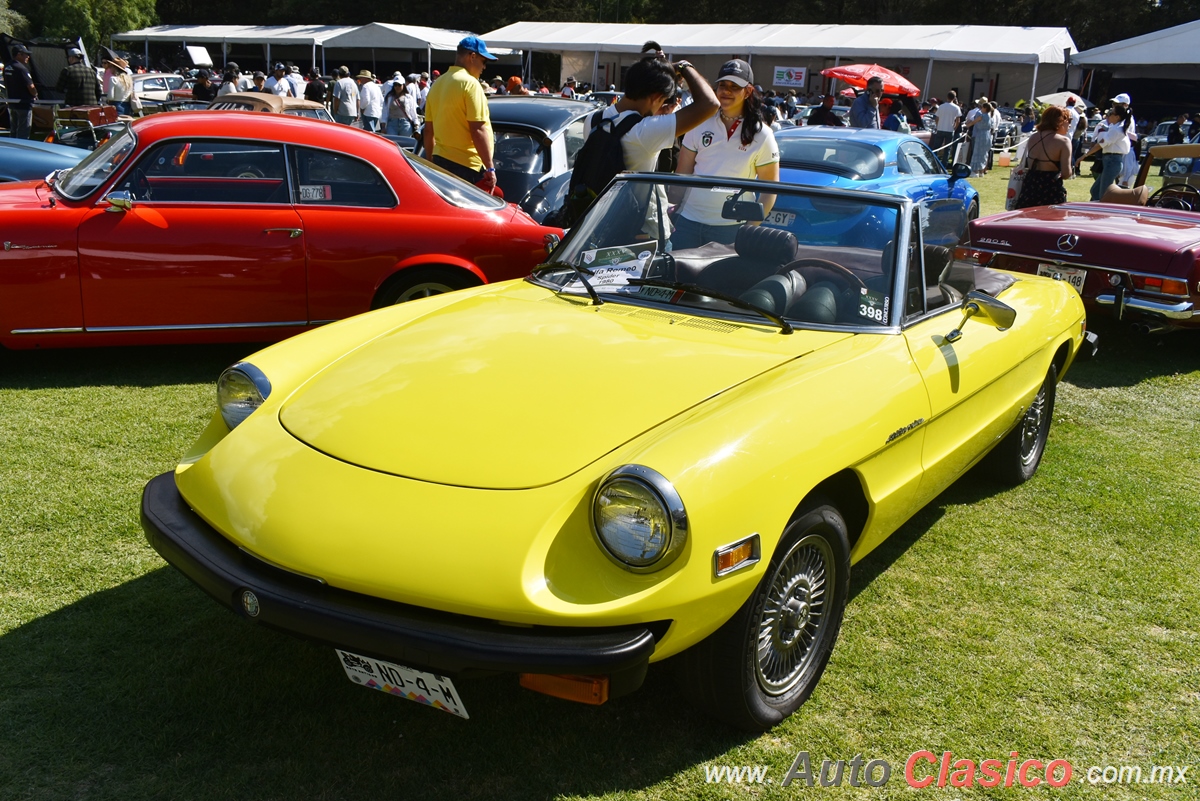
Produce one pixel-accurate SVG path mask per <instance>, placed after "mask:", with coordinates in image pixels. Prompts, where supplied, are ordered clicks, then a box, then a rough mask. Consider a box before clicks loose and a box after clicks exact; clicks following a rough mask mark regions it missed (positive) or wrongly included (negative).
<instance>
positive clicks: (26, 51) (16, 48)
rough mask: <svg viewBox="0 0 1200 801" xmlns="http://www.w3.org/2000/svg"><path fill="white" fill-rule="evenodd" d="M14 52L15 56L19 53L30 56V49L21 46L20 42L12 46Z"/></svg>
mask: <svg viewBox="0 0 1200 801" xmlns="http://www.w3.org/2000/svg"><path fill="white" fill-rule="evenodd" d="M12 51H13V55H14V56H15V55H16V54H18V53H22V54H24V55H26V56H27V55H29V48H28V47H26V46H25V45H23V44H21V43H20V42H17V43H16V44H14V45H13V46H12Z"/></svg>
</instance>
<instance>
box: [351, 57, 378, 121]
mask: <svg viewBox="0 0 1200 801" xmlns="http://www.w3.org/2000/svg"><path fill="white" fill-rule="evenodd" d="M355 80H356V81H358V86H359V89H358V108H359V115H360V116H361V117H362V127H363V130H364V131H371V132H372V133H374V132H375V131H378V130H379V118H380V117H382V116H383V92H381V91H380V90H379V84H377V83H375V76H374V75H372V74H371V71H370V70H363V71H362V72H360V73H358V76H357V77H356V78H355Z"/></svg>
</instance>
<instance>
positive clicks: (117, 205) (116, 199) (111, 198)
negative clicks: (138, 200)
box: [104, 192, 133, 211]
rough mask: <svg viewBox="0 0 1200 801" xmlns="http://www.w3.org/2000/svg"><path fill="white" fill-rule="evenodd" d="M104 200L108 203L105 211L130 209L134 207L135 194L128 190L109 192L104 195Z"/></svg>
mask: <svg viewBox="0 0 1200 801" xmlns="http://www.w3.org/2000/svg"><path fill="white" fill-rule="evenodd" d="M104 202H105V203H107V204H108V208H107V209H105V211H129V210H130V209H132V208H133V195H131V194H129V193H128V192H109V193H108V194H107V195H105V196H104Z"/></svg>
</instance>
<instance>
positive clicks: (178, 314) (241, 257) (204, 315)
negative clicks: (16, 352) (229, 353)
mask: <svg viewBox="0 0 1200 801" xmlns="http://www.w3.org/2000/svg"><path fill="white" fill-rule="evenodd" d="M284 163H285V162H284V157H283V149H282V146H278V145H262V144H258V143H254V142H239V141H236V140H196V141H186V140H172V141H170V142H167V143H164V144H162V145H160V146H158V147H156V148H155V149H153V150H151V151H149V152H147V153H146V154H143V156H142V157H141V158H140V159H139V162H138V164H137V165H135V167H134V168H133V169H131V170H129V172H128V173H126V175H125V176H124V177H123V178H122V179H121V180H120V181H119V182H118V183H117V184H116V185H114V187H113V188H114V189H117V190H123V191H129V192H131V193H132V194H133V195H134V198H135V199H134V201H133V207H132V208H130V209H128V210H125V211H115V210H112V209H110V208H108V207H107V206H102V207H97V208H95V209H93V210H92V211H91V212H90V213H89V214H88V216H87V217H86V218H85V219H84V221H83V223H82V224H81V225H80V228H79V253H80V266H81V276H82V278H81V287H82V297H83V308H84V321H85V324H86V326H87V328H88V330H95V329H114V328H115V329H127V328H134V329H136V328H148V327H150V328H160V327H168V328H170V327H187V328H224V327H247V326H248V327H274V326H294V325H297V324H303V323H305V322H307V320H308V302H307V275H306V256H305V241H304V236H303V223H302V221H301V220H300V216H299V215H298V214H297V213H296V210H295V209H294V208H293V207H292V206H291V204H290V203H289V202H286V200H287V199H288V192H287V184H286V180H285V167H284ZM156 187H157V192H158V194H157V196H156V195H155V188H156ZM281 197H282V198H283V199H284V200H285V202H278V200H279V199H280V198H281ZM231 200H233V201H234V202H230V201H231Z"/></svg>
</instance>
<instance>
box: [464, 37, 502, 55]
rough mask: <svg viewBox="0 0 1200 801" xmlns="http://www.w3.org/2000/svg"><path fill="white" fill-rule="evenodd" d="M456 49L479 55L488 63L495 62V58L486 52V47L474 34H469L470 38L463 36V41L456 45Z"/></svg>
mask: <svg viewBox="0 0 1200 801" xmlns="http://www.w3.org/2000/svg"><path fill="white" fill-rule="evenodd" d="M458 49H459V50H467V51H470V52H472V53H478V54H479V55H481V56H483V57H484V58H486V59H487V60H488V61H495V60H496V57H495V56H493V55H492V54H491V53H489V52H488V49H487V45H485V44H484V43H483V40H482V39H480V38H479V37H478V36H476V35H475V34H471V35H470V36H464V37H463V40H462V41H461V42H459V43H458Z"/></svg>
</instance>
